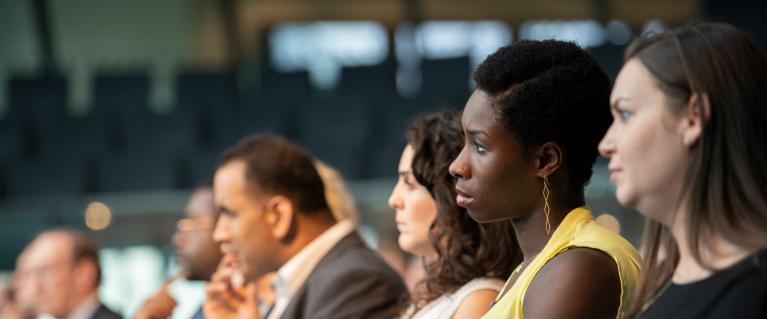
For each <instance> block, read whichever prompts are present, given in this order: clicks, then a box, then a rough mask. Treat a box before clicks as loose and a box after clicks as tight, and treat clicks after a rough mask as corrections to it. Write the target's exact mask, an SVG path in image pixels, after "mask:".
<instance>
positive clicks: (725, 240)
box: [599, 23, 767, 318]
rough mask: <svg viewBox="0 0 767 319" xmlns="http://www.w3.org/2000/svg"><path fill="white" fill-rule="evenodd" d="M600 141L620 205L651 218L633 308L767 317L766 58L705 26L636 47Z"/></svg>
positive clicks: (639, 313)
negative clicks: (610, 121)
mask: <svg viewBox="0 0 767 319" xmlns="http://www.w3.org/2000/svg"><path fill="white" fill-rule="evenodd" d="M625 60H626V63H625V65H624V66H623V69H622V70H621V72H620V74H619V75H618V78H617V79H616V83H615V87H614V89H613V92H612V96H611V104H612V113H613V118H614V121H613V124H612V126H611V127H610V129H609V130H608V132H607V134H606V135H605V137H604V139H603V140H602V142H601V143H600V146H599V149H600V152H601V153H602V154H603V155H604V156H607V157H609V158H610V164H609V170H610V173H611V174H610V178H611V180H612V181H613V182H614V183H615V185H616V187H617V188H616V197H617V199H618V201H619V202H620V203H621V204H623V205H625V206H628V207H632V208H635V209H637V210H638V211H639V212H640V213H641V214H643V215H644V216H646V217H647V218H648V223H647V226H646V229H645V237H644V242H643V246H644V251H643V257H644V261H643V269H642V271H643V273H642V276H641V278H640V281H639V284H638V292H637V294H636V298H635V302H634V303H633V305H634V306H633V309H632V311H631V315H632V316H633V317H641V318H764V317H765V316H767V308H765V305H764V300H766V299H765V298H766V297H767V253H765V250H764V249H765V248H767V193H766V192H765V190H767V151H766V150H765V146H767V129H765V127H764V125H765V123H767V57H765V54H764V53H763V52H761V51H760V50H759V48H758V47H757V46H756V44H755V43H754V42H753V40H751V39H750V38H749V37H748V35H746V34H745V33H743V32H742V31H739V30H737V29H736V28H734V27H732V26H729V25H725V24H712V23H700V24H693V25H690V26H687V27H684V28H681V29H678V30H674V31H670V32H666V33H662V34H658V35H652V36H647V37H642V38H639V39H637V40H636V41H635V42H634V43H632V45H630V46H629V48H628V50H627V52H626V59H625Z"/></svg>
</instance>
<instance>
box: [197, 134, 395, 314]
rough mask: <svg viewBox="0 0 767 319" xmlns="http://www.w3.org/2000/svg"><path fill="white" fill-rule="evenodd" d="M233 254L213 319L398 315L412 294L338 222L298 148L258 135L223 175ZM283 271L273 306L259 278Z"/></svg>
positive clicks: (215, 297) (220, 225) (239, 148)
mask: <svg viewBox="0 0 767 319" xmlns="http://www.w3.org/2000/svg"><path fill="white" fill-rule="evenodd" d="M214 190H215V202H216V205H217V207H218V209H219V211H220V213H221V215H220V217H219V219H218V222H217V224H216V228H215V231H214V234H213V237H214V239H215V240H216V241H217V242H219V243H220V244H221V246H222V247H221V248H222V251H223V252H224V253H225V254H224V257H223V260H222V262H221V264H220V266H219V269H218V271H217V272H216V273H215V274H214V275H213V280H212V282H211V283H210V284H209V285H208V288H207V296H206V300H205V315H206V317H208V318H211V319H213V318H232V317H240V318H245V317H246V318H260V317H263V318H391V317H393V316H395V315H396V314H397V312H398V309H397V305H398V301H399V300H400V298H401V297H402V296H403V295H404V294H406V290H405V287H404V285H403V284H402V281H401V279H400V278H399V276H397V274H396V273H395V272H394V271H393V270H392V269H391V268H390V267H389V266H388V265H386V263H385V262H384V261H383V260H382V259H381V258H380V257H379V256H378V255H376V254H375V253H374V252H373V251H371V250H370V249H369V248H368V247H367V246H365V243H364V242H363V241H362V239H361V238H360V237H359V235H357V233H356V232H355V231H354V230H355V225H354V223H353V222H352V221H350V220H345V221H342V222H339V223H337V222H336V220H335V219H334V217H333V215H332V213H331V212H330V209H329V207H328V204H327V201H326V199H325V192H324V187H323V183H322V180H321V179H320V177H319V174H318V173H317V170H316V169H315V167H314V165H313V161H312V158H311V156H310V155H309V154H307V153H306V152H305V151H304V150H302V149H300V148H299V147H297V146H296V145H294V144H292V143H291V142H289V141H287V140H285V139H283V138H280V137H276V136H272V135H261V134H256V135H251V136H249V137H246V138H245V139H243V140H242V141H241V142H239V143H238V144H237V145H235V146H234V147H232V148H231V149H229V150H228V151H227V152H226V153H224V154H223V157H222V160H221V162H220V164H219V167H218V170H217V171H216V175H215V179H214ZM270 272H276V273H275V275H274V279H273V280H272V284H271V286H272V287H273V290H274V293H275V302H274V303H266V302H264V303H261V304H260V305H259V304H257V302H256V300H257V297H258V296H257V290H258V287H257V284H256V280H257V279H259V278H261V277H262V276H264V275H266V274H268V273H270Z"/></svg>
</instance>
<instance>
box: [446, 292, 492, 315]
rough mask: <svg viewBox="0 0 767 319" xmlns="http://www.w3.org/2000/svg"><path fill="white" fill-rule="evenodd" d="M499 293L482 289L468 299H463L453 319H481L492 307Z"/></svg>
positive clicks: (467, 297)
mask: <svg viewBox="0 0 767 319" xmlns="http://www.w3.org/2000/svg"><path fill="white" fill-rule="evenodd" d="M496 296H498V291H496V290H493V289H480V290H477V291H474V292H472V293H471V294H469V295H468V296H466V298H463V301H461V304H459V305H458V309H456V310H455V313H453V316H452V317H451V318H479V317H482V315H484V314H485V313H486V312H487V310H488V309H489V307H490V303H491V302H493V300H494V299H495V297H496Z"/></svg>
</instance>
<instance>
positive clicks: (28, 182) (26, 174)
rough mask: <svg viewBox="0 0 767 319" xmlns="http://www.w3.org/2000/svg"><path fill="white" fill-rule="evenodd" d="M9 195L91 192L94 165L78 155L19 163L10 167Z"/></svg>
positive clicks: (53, 194) (16, 162)
mask: <svg viewBox="0 0 767 319" xmlns="http://www.w3.org/2000/svg"><path fill="white" fill-rule="evenodd" d="M7 168H8V169H9V173H8V181H9V188H8V193H9V194H8V196H9V197H13V198H16V197H27V196H56V195H79V194H82V193H85V192H88V191H89V189H88V188H89V187H90V185H89V182H90V181H89V175H90V174H92V172H91V171H92V170H93V169H94V167H93V162H92V161H90V160H87V159H80V158H76V157H74V156H62V157H50V158H46V159H34V160H27V161H23V160H21V161H15V162H14V163H13V164H10V165H9V166H8V167H7Z"/></svg>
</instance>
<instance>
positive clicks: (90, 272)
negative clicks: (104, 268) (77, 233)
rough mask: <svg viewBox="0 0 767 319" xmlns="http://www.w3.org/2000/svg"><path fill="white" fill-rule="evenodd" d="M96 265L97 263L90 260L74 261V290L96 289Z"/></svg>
mask: <svg viewBox="0 0 767 319" xmlns="http://www.w3.org/2000/svg"><path fill="white" fill-rule="evenodd" d="M96 263H97V261H95V260H93V259H90V258H81V259H79V260H77V261H75V267H74V270H73V274H72V276H73V278H74V281H75V286H76V287H74V288H75V289H83V290H91V289H97V288H98V282H97V279H96V276H97V272H98V266H97V265H96Z"/></svg>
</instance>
